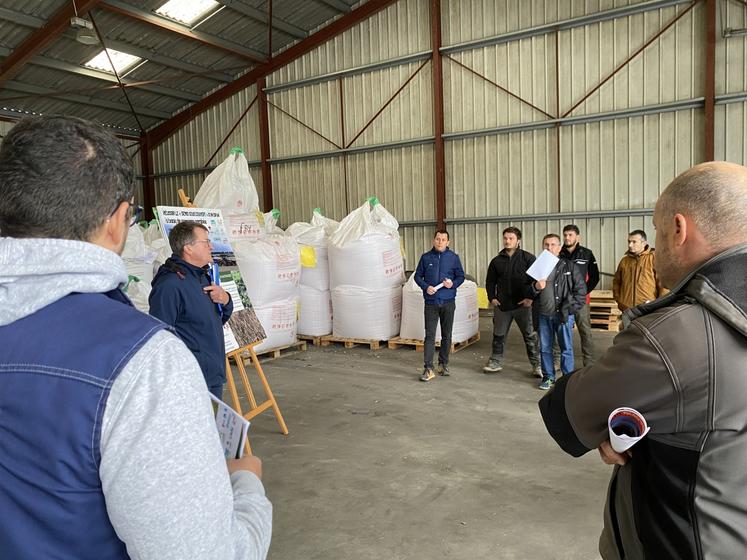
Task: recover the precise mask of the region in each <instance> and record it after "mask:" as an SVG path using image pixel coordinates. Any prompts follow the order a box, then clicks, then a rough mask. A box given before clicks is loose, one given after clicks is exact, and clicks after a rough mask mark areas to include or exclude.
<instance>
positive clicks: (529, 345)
mask: <svg viewBox="0 0 747 560" xmlns="http://www.w3.org/2000/svg"><path fill="white" fill-rule="evenodd" d="M520 242H521V230H520V229H519V228H516V227H507V228H506V229H504V230H503V250H502V251H501V252H500V253H498V255H497V256H496V257H495V258H494V259H493V260H492V261H490V265H488V274H487V278H486V280H485V289H486V290H487V292H488V298H490V303H492V304H493V305H494V306H495V307H494V308H493V348H492V353H491V356H490V361H488V363H487V365H486V366H485V367H484V368H482V369H483V371H484V372H485V373H494V372H497V371H501V370H502V369H503V343H504V341H505V339H506V334H507V333H508V329H509V328H511V322H512V321H514V320H515V321H516V324H517V325H519V329H521V334H522V336H523V337H524V345H525V346H526V349H527V357H528V358H529V363H530V364H532V372H533V373H534V375H536V376H537V377H541V376H542V373H541V370H540V364H539V346H538V341H537V333H536V332H535V330H534V326H533V325H532V296H533V289H532V279H531V278H530V277H529V276H527V269H528V268H529V267H530V266H532V263H533V262H534V255H532V254H531V253H528V252H526V251H523V250H522V249H520V248H519V243H520Z"/></svg>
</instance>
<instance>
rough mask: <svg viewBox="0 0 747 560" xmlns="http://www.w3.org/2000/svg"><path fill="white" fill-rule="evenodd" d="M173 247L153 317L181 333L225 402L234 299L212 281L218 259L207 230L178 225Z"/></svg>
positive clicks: (153, 300) (160, 275) (156, 287)
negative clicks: (227, 332)
mask: <svg viewBox="0 0 747 560" xmlns="http://www.w3.org/2000/svg"><path fill="white" fill-rule="evenodd" d="M169 245H171V250H172V251H173V252H174V254H173V255H171V257H170V258H169V259H168V260H167V261H166V263H165V264H164V265H163V266H161V268H160V269H158V272H157V273H156V276H155V277H154V278H153V283H152V284H153V291H151V293H150V298H149V299H148V301H149V303H150V314H151V315H153V316H154V317H156V318H157V319H160V320H161V321H163V322H164V323H166V324H167V325H170V326H172V327H173V328H174V330H176V334H177V335H178V336H179V338H181V339H182V340H183V341H184V344H186V345H187V348H189V349H190V350H191V351H192V353H193V354H194V356H195V358H196V359H197V362H198V363H199V364H200V369H202V374H203V375H204V376H205V383H207V387H208V390H209V391H210V392H211V393H212V394H213V395H215V396H216V397H218V398H221V397H222V396H223V384H224V383H225V382H226V357H225V356H226V347H225V342H224V339H223V325H224V324H225V323H226V322H227V321H228V319H229V318H230V317H231V312H232V311H233V302H232V301H231V296H230V295H229V294H228V292H226V291H225V290H224V289H223V288H221V287H220V286H217V285H214V284H212V282H211V281H210V276H209V275H208V271H207V269H208V266H209V265H210V264H212V262H213V257H212V253H211V249H212V247H211V244H210V239H209V238H208V230H207V228H206V227H205V226H203V225H202V224H199V223H197V222H191V221H186V222H181V223H179V224H176V225H175V226H174V229H172V230H171V232H170V233H169Z"/></svg>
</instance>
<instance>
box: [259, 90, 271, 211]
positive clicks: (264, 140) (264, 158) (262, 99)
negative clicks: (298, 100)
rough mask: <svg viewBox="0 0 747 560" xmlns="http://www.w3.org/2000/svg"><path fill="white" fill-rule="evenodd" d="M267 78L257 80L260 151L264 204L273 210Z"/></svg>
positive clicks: (266, 208)
mask: <svg viewBox="0 0 747 560" xmlns="http://www.w3.org/2000/svg"><path fill="white" fill-rule="evenodd" d="M264 86H265V79H264V77H263V78H260V79H259V80H257V96H258V97H259V151H260V158H261V162H262V163H261V166H262V205H263V206H264V209H265V212H269V211H270V210H272V169H271V167H270V123H269V118H268V115H267V95H266V94H265V92H264Z"/></svg>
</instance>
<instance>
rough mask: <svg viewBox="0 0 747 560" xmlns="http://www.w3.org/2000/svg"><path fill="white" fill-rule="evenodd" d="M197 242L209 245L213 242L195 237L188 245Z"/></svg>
mask: <svg viewBox="0 0 747 560" xmlns="http://www.w3.org/2000/svg"><path fill="white" fill-rule="evenodd" d="M195 243H205V244H207V245H212V244H213V243H212V241H210V240H209V239H195V240H194V241H190V242H189V243H187V245H194V244H195Z"/></svg>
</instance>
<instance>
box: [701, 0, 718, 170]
mask: <svg viewBox="0 0 747 560" xmlns="http://www.w3.org/2000/svg"><path fill="white" fill-rule="evenodd" d="M705 26H706V27H705V35H706V48H705V75H704V78H705V86H704V88H703V91H704V92H705V106H704V109H705V111H704V112H705V115H704V116H705V118H704V122H703V125H704V127H705V130H704V135H703V136H704V142H703V143H704V148H705V153H704V154H703V155H704V160H705V161H713V158H714V153H715V139H714V136H715V130H714V126H715V124H714V123H715V113H716V107H715V103H716V0H706V22H705Z"/></svg>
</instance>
